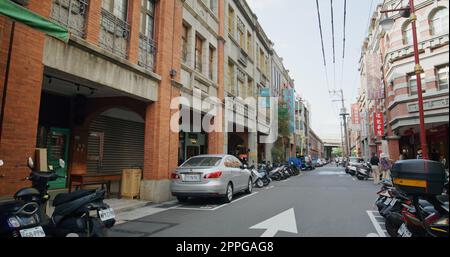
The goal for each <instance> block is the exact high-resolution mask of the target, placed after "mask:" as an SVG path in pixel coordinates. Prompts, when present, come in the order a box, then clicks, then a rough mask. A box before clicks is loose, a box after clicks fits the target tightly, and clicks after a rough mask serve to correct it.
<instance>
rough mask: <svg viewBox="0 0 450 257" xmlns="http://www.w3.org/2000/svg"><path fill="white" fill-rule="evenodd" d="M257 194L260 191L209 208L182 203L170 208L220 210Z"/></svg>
mask: <svg viewBox="0 0 450 257" xmlns="http://www.w3.org/2000/svg"><path fill="white" fill-rule="evenodd" d="M256 194H258V192H253V193H251V194H249V195H246V196H243V197H240V198H238V199H236V200H233V201H232V202H231V203H226V204H221V205H219V206H217V207H214V208H209V207H208V206H200V207H183V205H181V204H180V205H177V206H174V207H171V208H169V210H174V209H175V210H191V211H215V210H218V209H220V208H222V207H225V206H228V205H230V204H233V203H236V202H239V201H240V200H243V199H245V198H247V197H250V196H254V195H256Z"/></svg>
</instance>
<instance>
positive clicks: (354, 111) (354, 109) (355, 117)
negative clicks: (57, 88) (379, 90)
mask: <svg viewBox="0 0 450 257" xmlns="http://www.w3.org/2000/svg"><path fill="white" fill-rule="evenodd" d="M352 123H353V125H359V124H360V116H359V105H358V104H352Z"/></svg>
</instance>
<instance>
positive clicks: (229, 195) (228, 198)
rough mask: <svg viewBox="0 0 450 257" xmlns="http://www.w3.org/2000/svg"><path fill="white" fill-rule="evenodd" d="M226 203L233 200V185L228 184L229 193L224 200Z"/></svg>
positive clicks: (227, 192) (226, 193)
mask: <svg viewBox="0 0 450 257" xmlns="http://www.w3.org/2000/svg"><path fill="white" fill-rule="evenodd" d="M223 200H224V202H225V203H229V202H231V201H232V200H233V185H232V184H231V183H228V185H227V191H226V192H225V196H224V198H223Z"/></svg>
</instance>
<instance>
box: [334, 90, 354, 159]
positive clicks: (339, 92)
mask: <svg viewBox="0 0 450 257" xmlns="http://www.w3.org/2000/svg"><path fill="white" fill-rule="evenodd" d="M330 94H333V95H338V96H340V97H341V99H340V100H334V102H341V104H342V108H341V113H340V114H339V115H340V116H342V119H343V121H344V122H343V124H344V133H343V134H344V141H345V144H344V149H343V150H344V153H345V157H350V150H349V146H348V142H349V140H348V130H347V116H349V115H350V114H349V113H347V109H346V108H345V100H344V90H342V89H340V90H331V91H330Z"/></svg>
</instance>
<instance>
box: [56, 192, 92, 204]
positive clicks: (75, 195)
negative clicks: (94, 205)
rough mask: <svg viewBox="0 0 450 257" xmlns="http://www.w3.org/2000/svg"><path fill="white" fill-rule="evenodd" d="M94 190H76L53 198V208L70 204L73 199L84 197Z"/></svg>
mask: <svg viewBox="0 0 450 257" xmlns="http://www.w3.org/2000/svg"><path fill="white" fill-rule="evenodd" d="M94 192H95V190H77V191H75V192H72V193H62V194H59V195H57V196H56V197H55V199H54V200H53V206H58V205H61V204H64V203H67V202H71V201H73V200H75V199H78V198H81V197H83V196H86V195H90V194H93V193H94Z"/></svg>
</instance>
